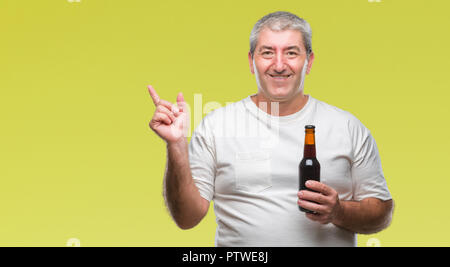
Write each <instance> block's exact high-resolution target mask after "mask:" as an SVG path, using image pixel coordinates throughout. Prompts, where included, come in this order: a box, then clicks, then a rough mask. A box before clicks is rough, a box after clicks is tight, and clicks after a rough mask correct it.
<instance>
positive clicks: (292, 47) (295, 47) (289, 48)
mask: <svg viewBox="0 0 450 267" xmlns="http://www.w3.org/2000/svg"><path fill="white" fill-rule="evenodd" d="M291 49H294V50H297V51H299V52H300V51H301V50H300V47H298V46H296V45H291V46H288V47H287V48H286V50H291Z"/></svg>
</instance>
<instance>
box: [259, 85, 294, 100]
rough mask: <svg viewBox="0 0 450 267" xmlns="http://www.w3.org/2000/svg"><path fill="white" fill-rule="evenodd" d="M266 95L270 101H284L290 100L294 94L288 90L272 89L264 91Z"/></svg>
mask: <svg viewBox="0 0 450 267" xmlns="http://www.w3.org/2000/svg"><path fill="white" fill-rule="evenodd" d="M266 95H267V96H268V97H269V99H271V100H272V101H278V102H279V101H285V100H288V99H290V98H292V97H293V96H294V95H295V93H294V92H293V91H292V90H290V89H284V88H280V89H272V90H269V91H266Z"/></svg>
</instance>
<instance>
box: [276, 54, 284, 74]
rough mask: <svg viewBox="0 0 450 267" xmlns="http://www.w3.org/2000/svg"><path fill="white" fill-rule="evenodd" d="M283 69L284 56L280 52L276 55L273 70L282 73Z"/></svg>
mask: <svg viewBox="0 0 450 267" xmlns="http://www.w3.org/2000/svg"><path fill="white" fill-rule="evenodd" d="M285 69H286V62H285V58H284V57H283V55H282V54H278V55H276V57H275V63H274V66H273V70H274V71H275V72H277V73H282V72H283V71H284V70H285Z"/></svg>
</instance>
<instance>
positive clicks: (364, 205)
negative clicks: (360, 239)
mask: <svg viewBox="0 0 450 267" xmlns="http://www.w3.org/2000/svg"><path fill="white" fill-rule="evenodd" d="M340 206H341V208H340V211H339V213H338V215H337V216H336V218H335V219H334V220H333V221H332V223H333V224H335V225H336V226H339V227H342V228H344V229H347V230H349V231H352V232H356V233H360V234H373V233H376V232H379V231H381V230H383V229H384V228H386V227H387V226H388V225H389V224H390V222H391V219H392V210H393V202H392V200H388V201H381V200H379V199H376V198H367V199H364V200H362V201H341V202H340Z"/></svg>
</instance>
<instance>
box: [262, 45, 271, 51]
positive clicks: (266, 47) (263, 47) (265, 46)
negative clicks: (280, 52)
mask: <svg viewBox="0 0 450 267" xmlns="http://www.w3.org/2000/svg"><path fill="white" fill-rule="evenodd" d="M264 49H268V50H274V49H273V47H271V46H267V45H263V46H261V47H260V48H259V51H261V50H264Z"/></svg>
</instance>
